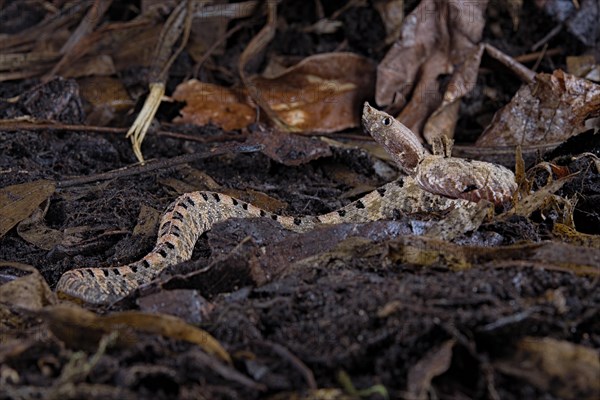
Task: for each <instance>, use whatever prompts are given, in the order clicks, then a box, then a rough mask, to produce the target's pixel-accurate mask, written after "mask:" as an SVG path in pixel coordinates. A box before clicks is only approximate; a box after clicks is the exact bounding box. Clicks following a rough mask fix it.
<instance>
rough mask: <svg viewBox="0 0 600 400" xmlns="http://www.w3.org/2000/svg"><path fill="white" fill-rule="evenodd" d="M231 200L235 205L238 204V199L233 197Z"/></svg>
mask: <svg viewBox="0 0 600 400" xmlns="http://www.w3.org/2000/svg"><path fill="white" fill-rule="evenodd" d="M231 202H232V203H233V205H234V206H237V205H238V201H237V200H236V199H234V198H233V197H232V198H231Z"/></svg>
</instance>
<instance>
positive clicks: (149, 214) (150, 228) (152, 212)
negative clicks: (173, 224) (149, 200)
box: [132, 204, 161, 237]
mask: <svg viewBox="0 0 600 400" xmlns="http://www.w3.org/2000/svg"><path fill="white" fill-rule="evenodd" d="M160 215H161V213H160V212H159V211H158V210H156V209H154V208H152V207H148V206H147V205H145V204H142V205H141V206H140V212H139V214H138V217H137V224H136V225H135V227H134V228H133V233H132V235H133V236H138V237H139V236H140V235H141V236H154V235H156V229H157V227H158V220H159V219H160Z"/></svg>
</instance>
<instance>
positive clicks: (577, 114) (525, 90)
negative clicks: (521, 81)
mask: <svg viewBox="0 0 600 400" xmlns="http://www.w3.org/2000/svg"><path fill="white" fill-rule="evenodd" d="M598 116H600V85H597V84H595V83H593V82H590V81H588V80H585V79H580V78H577V77H575V76H573V75H570V74H567V73H565V72H563V71H561V70H557V71H554V73H553V74H545V73H540V74H538V75H537V76H536V79H535V81H534V82H533V83H530V84H528V85H524V86H522V87H521V89H519V91H518V92H517V94H515V96H514V97H513V99H512V100H511V102H510V103H509V104H507V105H506V106H505V107H503V108H502V109H501V110H500V111H498V112H497V113H496V115H495V116H494V119H493V121H492V123H491V125H490V126H489V127H488V128H487V129H486V131H485V132H484V133H483V134H482V135H481V136H480V137H479V139H478V140H477V142H476V143H475V144H476V145H477V146H515V145H517V144H521V145H535V144H540V143H544V144H546V145H548V144H554V145H558V144H559V143H561V142H563V141H565V140H567V139H568V138H570V137H571V136H574V135H577V134H578V133H581V132H582V131H584V130H586V127H585V121H586V120H587V119H589V118H594V117H598Z"/></svg>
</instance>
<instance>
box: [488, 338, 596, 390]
mask: <svg viewBox="0 0 600 400" xmlns="http://www.w3.org/2000/svg"><path fill="white" fill-rule="evenodd" d="M494 365H495V366H496V368H498V369H499V370H500V371H502V372H503V373H505V374H508V375H512V376H514V377H516V378H519V379H524V380H526V381H528V382H529V383H531V384H532V385H534V386H536V387H537V388H538V389H540V390H542V391H544V392H546V391H547V392H550V393H552V394H553V395H554V396H558V397H560V398H563V399H569V400H570V399H573V400H575V399H582V400H596V399H598V398H599V396H600V361H599V358H598V351H597V350H596V349H592V348H588V347H584V346H580V345H576V344H574V343H570V342H567V341H563V340H556V339H552V338H541V339H540V338H533V337H526V338H523V339H521V340H520V341H519V342H518V343H517V348H516V352H515V353H514V354H512V355H511V356H510V357H509V358H508V359H506V360H502V361H498V362H496V363H494Z"/></svg>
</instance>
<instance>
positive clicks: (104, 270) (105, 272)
mask: <svg viewBox="0 0 600 400" xmlns="http://www.w3.org/2000/svg"><path fill="white" fill-rule="evenodd" d="M102 273H103V274H104V276H106V277H108V270H107V269H103V270H102Z"/></svg>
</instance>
